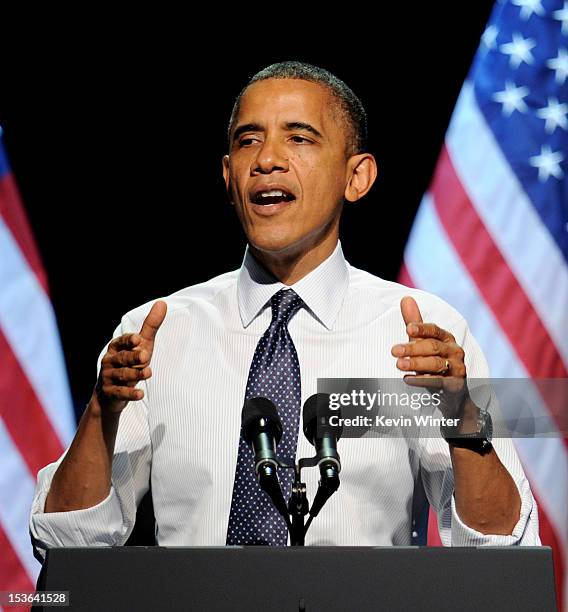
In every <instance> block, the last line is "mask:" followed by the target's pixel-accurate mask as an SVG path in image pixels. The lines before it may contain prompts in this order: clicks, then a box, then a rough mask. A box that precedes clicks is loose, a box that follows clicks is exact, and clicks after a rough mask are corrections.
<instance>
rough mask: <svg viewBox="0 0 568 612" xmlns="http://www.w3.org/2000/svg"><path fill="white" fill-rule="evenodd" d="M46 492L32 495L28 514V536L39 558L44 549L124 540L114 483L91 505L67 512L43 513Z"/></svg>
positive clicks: (47, 489)
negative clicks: (106, 494)
mask: <svg viewBox="0 0 568 612" xmlns="http://www.w3.org/2000/svg"><path fill="white" fill-rule="evenodd" d="M48 493H49V487H46V488H45V489H42V490H41V491H40V492H39V493H38V494H37V495H36V497H35V499H34V501H33V504H32V509H31V515H30V535H31V538H32V542H33V543H34V547H35V549H36V552H37V553H38V554H39V556H40V557H41V558H45V551H46V550H47V548H56V547H63V546H115V545H117V544H119V543H121V542H122V540H123V539H124V537H123V536H124V535H125V532H126V527H125V525H124V524H123V518H122V512H121V508H120V503H119V500H118V496H117V495H116V491H115V488H114V486H112V485H111V489H110V492H109V494H108V496H107V497H106V498H105V499H103V500H102V501H101V502H99V503H98V504H96V505H95V506H92V507H91V508H85V509H83V510H70V511H68V512H44V507H45V500H46V498H47V494H48ZM36 556H37V555H36Z"/></svg>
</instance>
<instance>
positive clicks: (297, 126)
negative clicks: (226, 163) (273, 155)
mask: <svg viewBox="0 0 568 612" xmlns="http://www.w3.org/2000/svg"><path fill="white" fill-rule="evenodd" d="M284 127H285V128H286V130H288V131H290V130H304V131H306V132H310V134H313V135H314V136H317V137H318V138H323V136H322V134H321V133H320V132H319V131H318V130H316V128H315V127H314V126H313V125H310V124H309V123H304V122H303V121H289V122H288V123H285V124H284ZM245 132H264V128H263V127H262V126H261V125H260V124H258V123H245V124H244V125H239V127H237V128H236V129H235V131H234V132H233V142H234V141H235V140H237V139H238V138H239V136H240V135H241V134H244V133H245Z"/></svg>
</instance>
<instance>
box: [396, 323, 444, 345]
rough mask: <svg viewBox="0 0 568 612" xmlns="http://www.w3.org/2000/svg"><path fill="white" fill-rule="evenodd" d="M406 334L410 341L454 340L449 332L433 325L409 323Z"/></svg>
mask: <svg viewBox="0 0 568 612" xmlns="http://www.w3.org/2000/svg"><path fill="white" fill-rule="evenodd" d="M406 333H407V334H408V336H409V338H410V339H418V338H434V339H436V340H440V341H441V342H455V341H456V339H455V338H454V337H453V336H452V334H450V332H449V331H447V330H445V329H442V328H441V327H438V326H437V325H436V324H435V323H409V324H408V325H407V326H406Z"/></svg>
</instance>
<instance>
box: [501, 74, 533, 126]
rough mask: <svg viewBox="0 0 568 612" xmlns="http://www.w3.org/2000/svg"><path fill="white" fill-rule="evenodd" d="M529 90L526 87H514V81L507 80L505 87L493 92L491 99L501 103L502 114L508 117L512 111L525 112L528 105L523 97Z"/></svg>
mask: <svg viewBox="0 0 568 612" xmlns="http://www.w3.org/2000/svg"><path fill="white" fill-rule="evenodd" d="M529 92H530V90H529V88H528V87H524V86H523V87H515V84H514V83H511V81H507V82H506V83H505V89H504V90H503V91H498V92H497V93H495V94H493V99H494V100H495V101H496V102H500V103H501V104H502V105H503V108H502V109H501V110H502V112H503V114H504V115H506V116H507V117H510V116H511V115H512V114H513V112H514V111H519V112H520V113H526V112H527V111H528V106H527V105H526V104H525V101H524V100H523V98H526V97H527V96H528V95H529Z"/></svg>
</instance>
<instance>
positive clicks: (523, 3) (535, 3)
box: [513, 0, 544, 21]
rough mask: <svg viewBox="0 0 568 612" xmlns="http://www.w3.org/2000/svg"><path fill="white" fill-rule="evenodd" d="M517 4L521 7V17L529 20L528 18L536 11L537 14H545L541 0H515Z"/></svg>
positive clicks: (514, 2)
mask: <svg viewBox="0 0 568 612" xmlns="http://www.w3.org/2000/svg"><path fill="white" fill-rule="evenodd" d="M513 4H514V5H515V6H520V7H521V19H524V20H525V21H528V18H529V17H530V16H531V15H532V14H533V13H535V14H536V15H544V9H543V8H542V4H541V0H513Z"/></svg>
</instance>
